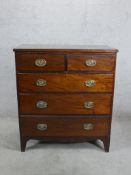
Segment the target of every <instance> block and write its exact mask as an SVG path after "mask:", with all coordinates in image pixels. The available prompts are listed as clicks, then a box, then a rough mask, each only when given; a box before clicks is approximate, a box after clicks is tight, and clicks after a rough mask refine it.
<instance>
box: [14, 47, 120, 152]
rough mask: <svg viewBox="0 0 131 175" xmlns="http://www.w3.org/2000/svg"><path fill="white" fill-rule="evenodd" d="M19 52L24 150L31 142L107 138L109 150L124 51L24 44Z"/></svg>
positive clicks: (22, 147) (17, 59) (21, 131)
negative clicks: (119, 64) (120, 54)
mask: <svg viewBox="0 0 131 175" xmlns="http://www.w3.org/2000/svg"><path fill="white" fill-rule="evenodd" d="M14 51H15V60H16V78H17V94H18V111H19V126H20V139H21V151H25V148H26V142H27V141H28V140H29V139H42V140H45V141H49V142H50V141H53V142H54V141H59V142H79V141H95V140H97V139H101V140H102V141H103V143H104V148H105V151H107V152H108V151H109V144H110V131H111V120H112V106H113V94H114V81H115V66H116V54H117V52H118V50H116V49H113V48H110V47H108V46H82V45H80V46H78V45H77V46H47V45H22V46H19V47H18V48H15V49H14Z"/></svg>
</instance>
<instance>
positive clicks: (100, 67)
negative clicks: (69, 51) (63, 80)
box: [68, 55, 115, 71]
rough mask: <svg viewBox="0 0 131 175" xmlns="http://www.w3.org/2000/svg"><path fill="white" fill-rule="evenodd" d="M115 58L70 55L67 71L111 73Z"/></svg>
mask: <svg viewBox="0 0 131 175" xmlns="http://www.w3.org/2000/svg"><path fill="white" fill-rule="evenodd" d="M114 69H115V56H108V55H70V56H69V57H68V70H72V71H77V70H79V71H113V70H114Z"/></svg>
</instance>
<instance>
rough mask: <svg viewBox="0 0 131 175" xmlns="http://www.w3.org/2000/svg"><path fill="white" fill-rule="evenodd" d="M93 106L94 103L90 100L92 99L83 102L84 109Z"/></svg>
mask: <svg viewBox="0 0 131 175" xmlns="http://www.w3.org/2000/svg"><path fill="white" fill-rule="evenodd" d="M94 106H95V104H94V102H92V101H86V102H85V103H84V107H85V108H86V109H90V108H94Z"/></svg>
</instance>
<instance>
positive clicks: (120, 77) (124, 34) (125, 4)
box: [0, 0, 131, 118]
mask: <svg viewBox="0 0 131 175" xmlns="http://www.w3.org/2000/svg"><path fill="white" fill-rule="evenodd" d="M23 43H40V44H41V43H43V44H44V43H45V44H95V45H96V44H106V45H110V46H112V47H115V48H117V49H119V54H118V59H117V74H116V88H115V101H114V112H115V111H117V110H118V109H119V112H120V113H121V115H122V116H123V117H126V116H125V111H126V115H128V114H129V115H130V113H131V107H130V106H131V98H130V97H131V78H130V74H131V66H130V65H131V54H130V48H131V1H130V0H126V1H125V0H66V1H65V0H37V1H36V0H27V1H26V0H21V1H17V0H0V84H1V87H0V104H1V105H0V117H12V118H14V116H16V112H17V105H16V88H15V65H14V64H15V62H14V53H13V51H12V49H13V48H14V47H16V46H17V45H19V44H23Z"/></svg>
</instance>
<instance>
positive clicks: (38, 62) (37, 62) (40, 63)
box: [35, 58, 47, 67]
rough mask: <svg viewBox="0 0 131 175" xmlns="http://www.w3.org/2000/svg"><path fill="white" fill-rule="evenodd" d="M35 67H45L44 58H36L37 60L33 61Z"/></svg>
mask: <svg viewBox="0 0 131 175" xmlns="http://www.w3.org/2000/svg"><path fill="white" fill-rule="evenodd" d="M35 65H36V66H37V67H44V66H46V65H47V61H46V59H45V58H38V59H36V60H35Z"/></svg>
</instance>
